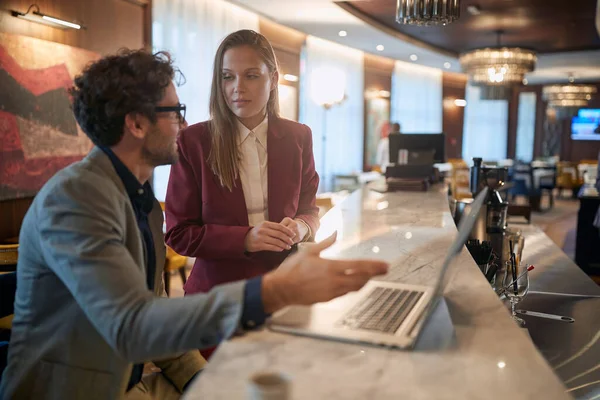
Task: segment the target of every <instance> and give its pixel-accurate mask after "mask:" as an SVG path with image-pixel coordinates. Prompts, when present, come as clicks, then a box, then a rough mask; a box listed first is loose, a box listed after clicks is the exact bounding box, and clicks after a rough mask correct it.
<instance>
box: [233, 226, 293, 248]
mask: <svg viewBox="0 0 600 400" xmlns="http://www.w3.org/2000/svg"><path fill="white" fill-rule="evenodd" d="M296 235H297V234H296V233H295V232H294V231H293V230H292V229H290V228H288V227H287V226H284V225H283V224H278V223H275V222H270V221H264V222H261V223H260V224H258V225H256V226H255V227H253V228H252V229H251V230H250V231H249V232H248V233H247V234H246V239H245V243H244V244H245V247H246V251H248V252H250V253H255V252H257V251H277V252H281V251H283V250H289V249H291V248H292V245H293V244H294V239H293V238H294V236H296Z"/></svg>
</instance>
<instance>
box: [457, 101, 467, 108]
mask: <svg viewBox="0 0 600 400" xmlns="http://www.w3.org/2000/svg"><path fill="white" fill-rule="evenodd" d="M454 105H455V106H456V107H466V105H467V101H466V100H465V99H456V100H454Z"/></svg>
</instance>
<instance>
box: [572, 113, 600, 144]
mask: <svg viewBox="0 0 600 400" xmlns="http://www.w3.org/2000/svg"><path fill="white" fill-rule="evenodd" d="M571 139H573V140H600V109H591V108H583V109H581V110H579V112H578V113H577V116H576V117H573V119H572V120H571Z"/></svg>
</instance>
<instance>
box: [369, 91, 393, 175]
mask: <svg viewBox="0 0 600 400" xmlns="http://www.w3.org/2000/svg"><path fill="white" fill-rule="evenodd" d="M389 120H390V101H389V100H388V99H382V98H379V97H376V98H369V99H367V140H366V142H365V152H366V158H365V160H366V163H367V167H372V166H374V165H377V164H378V162H377V146H378V144H379V142H380V140H381V139H382V138H384V137H387V134H388V131H389Z"/></svg>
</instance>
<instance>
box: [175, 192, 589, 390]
mask: <svg viewBox="0 0 600 400" xmlns="http://www.w3.org/2000/svg"><path fill="white" fill-rule="evenodd" d="M321 224H322V225H321V229H320V230H319V232H318V238H323V237H325V236H327V235H328V234H329V233H331V232H333V231H334V230H337V231H338V242H337V243H336V244H335V245H334V246H333V247H332V248H331V249H329V250H327V251H326V252H324V253H323V256H324V257H330V258H354V257H371V258H378V259H383V260H386V261H388V262H390V263H391V268H390V271H389V273H388V274H387V275H386V276H384V277H383V278H381V279H383V280H389V281H402V282H407V283H419V284H424V283H425V284H430V283H431V282H433V281H434V279H435V277H436V276H437V274H438V273H439V271H440V268H441V266H442V261H443V259H444V257H445V254H446V251H447V249H448V246H449V245H450V243H451V242H452V240H453V239H454V237H455V235H456V227H455V225H454V222H453V220H452V217H451V215H450V209H449V206H448V199H447V195H446V190H445V188H444V187H442V186H434V187H432V188H431V189H430V190H429V191H427V192H394V193H380V192H377V191H373V190H369V189H367V188H364V189H361V190H358V191H356V192H354V193H353V194H352V195H351V196H349V197H348V198H347V199H345V200H344V201H343V202H341V203H340V204H338V205H337V206H336V207H334V208H333V209H332V210H330V211H329V212H328V213H327V214H326V215H325V216H324V217H323V219H322V221H321ZM526 240H527V239H526ZM525 250H527V243H526V244H525ZM446 278H447V284H446V286H445V290H444V298H445V303H446V304H447V307H448V310H449V314H450V318H451V320H452V324H453V326H454V339H453V341H452V343H451V344H450V345H449V346H445V347H442V348H438V349H436V348H430V349H417V350H410V351H401V350H393V349H386V348H379V347H374V346H367V345H358V344H349V343H342V342H335V341H327V340H320V339H312V338H307V337H301V336H293V335H286V334H281V333H274V332H272V331H269V330H268V329H267V328H262V329H259V330H257V331H253V332H250V333H246V334H245V335H243V336H238V337H235V338H232V339H231V340H228V341H226V342H224V343H223V344H222V345H221V346H220V347H219V348H218V350H217V351H216V353H215V354H214V355H213V357H212V358H211V360H210V363H209V365H208V367H207V368H206V370H205V371H204V372H203V373H202V374H201V375H200V376H199V378H198V379H196V380H195V381H194V382H193V383H192V384H191V385H190V388H189V389H188V391H187V392H186V394H185V396H184V398H185V399H203V400H206V399H246V398H248V396H247V384H248V380H249V377H250V376H251V375H253V374H255V373H256V372H260V371H264V370H269V371H278V372H282V373H284V374H286V375H287V376H289V377H290V379H291V382H292V394H291V398H292V399H303V400H304V399H328V400H333V399H394V400H396V399H428V400H429V399H511V400H514V399H546V400H550V399H568V398H571V395H570V394H569V393H567V392H566V390H567V389H566V387H565V385H564V384H563V383H562V382H561V380H560V379H559V377H558V376H557V375H556V374H555V372H554V371H553V369H552V368H551V366H550V365H549V364H548V362H547V361H546V360H545V359H544V357H543V356H542V354H540V352H539V351H538V350H537V348H536V346H535V345H534V343H533V342H532V340H531V338H530V336H529V334H528V333H527V331H526V330H523V329H521V328H519V327H518V326H517V325H516V324H515V323H514V322H513V321H512V319H511V317H510V315H509V312H508V310H507V308H506V306H505V305H504V304H503V303H502V301H501V300H500V299H499V298H498V296H497V295H496V294H495V293H494V291H493V290H492V288H491V287H490V285H489V283H488V282H487V281H486V279H485V278H484V276H483V275H482V273H481V272H480V270H479V268H478V267H477V265H476V264H475V263H474V261H473V259H472V258H471V256H470V254H469V252H468V251H467V250H466V248H464V249H463V251H462V252H461V253H460V254H459V255H458V256H457V257H456V258H455V259H454V262H453V263H452V265H451V267H450V270H449V272H448V275H447V277H446ZM590 290H591V289H590ZM431 322H432V321H430V323H431ZM426 329H427V327H426ZM423 333H424V334H425V332H423Z"/></svg>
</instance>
